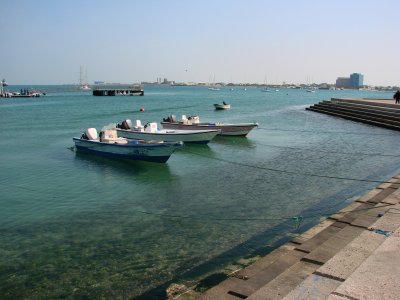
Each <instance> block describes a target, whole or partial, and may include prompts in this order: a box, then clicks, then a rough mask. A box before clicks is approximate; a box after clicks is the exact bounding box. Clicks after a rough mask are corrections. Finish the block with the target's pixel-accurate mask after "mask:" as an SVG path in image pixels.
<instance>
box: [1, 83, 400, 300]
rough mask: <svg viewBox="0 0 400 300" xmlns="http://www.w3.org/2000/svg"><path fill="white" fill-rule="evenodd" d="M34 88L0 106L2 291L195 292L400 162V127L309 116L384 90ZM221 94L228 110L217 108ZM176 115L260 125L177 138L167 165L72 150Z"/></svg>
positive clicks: (47, 294) (39, 294)
mask: <svg viewBox="0 0 400 300" xmlns="http://www.w3.org/2000/svg"><path fill="white" fill-rule="evenodd" d="M42 89H47V90H48V91H49V93H48V94H47V95H46V96H45V97H41V98H35V99H1V100H0V116H1V118H0V126H1V131H0V132H1V134H0V160H1V173H0V188H1V191H2V193H1V199H0V205H1V210H0V254H1V255H0V295H1V298H2V299H22V298H35V299H46V298H47V299H55V298H82V299H87V298H91V299H97V298H102V297H104V298H108V299H110V298H112V299H129V298H135V297H138V298H146V299H152V298H155V299H157V298H162V297H163V291H164V290H165V288H166V287H168V285H169V284H171V283H174V282H175V283H184V284H186V285H188V286H192V285H194V284H195V283H196V282H198V281H199V280H201V279H203V278H205V277H207V276H209V275H211V274H216V273H217V274H219V273H222V272H225V273H227V272H229V271H230V270H234V269H236V268H238V267H240V266H242V265H243V264H245V263H246V262H248V261H249V260H252V259H253V258H254V257H256V256H257V255H261V254H265V253H267V252H268V251H270V250H271V249H273V248H275V247H277V246H278V245H279V244H281V243H283V242H284V241H286V240H287V239H289V238H290V237H291V236H293V235H294V234H297V233H300V232H301V231H304V230H305V229H307V228H309V227H310V226H312V225H313V224H315V223H316V222H318V221H319V220H320V219H321V218H323V217H324V216H326V215H328V214H330V213H332V212H334V211H336V210H338V209H340V208H342V207H343V206H345V205H346V204H347V203H349V202H350V201H352V199H354V197H356V196H358V195H361V194H363V193H365V192H367V191H368V189H371V188H372V187H374V186H376V185H378V184H379V183H377V182H374V181H384V180H386V179H388V178H389V177H390V176H392V175H394V174H396V173H398V172H399V168H400V155H399V147H400V140H399V133H398V132H395V131H391V130H386V129H382V128H375V127H372V126H368V125H365V124H358V123H354V122H351V121H347V120H343V119H339V118H334V117H331V116H327V115H321V114H318V113H315V112H309V111H306V110H305V108H306V107H307V106H310V105H311V104H313V103H316V102H319V101H321V100H323V99H329V98H331V97H334V96H337V97H379V98H391V96H392V94H391V93H376V92H375V93H373V92H361V91H317V92H316V93H306V91H304V90H289V89H288V90H285V89H282V90H280V91H279V92H271V93H263V92H261V91H260V90H259V89H256V88H247V91H245V90H243V89H240V88H235V89H234V90H233V91H231V90H229V89H223V90H221V91H218V92H213V91H209V90H207V89H206V88H201V87H146V88H145V96H144V97H93V96H91V94H90V93H88V92H78V91H73V90H71V89H68V88H66V87H62V86H60V87H42ZM223 100H225V101H227V102H229V103H231V105H232V108H231V109H230V110H227V111H214V110H213V103H218V102H222V101H223ZM141 107H144V108H145V112H142V113H141V112H139V108H141ZM170 114H175V115H177V116H180V115H181V114H186V115H199V116H200V118H201V120H204V121H225V122H258V123H259V124H260V126H259V129H255V130H253V131H252V132H251V133H250V134H249V135H248V137H247V138H235V137H219V138H217V139H215V140H213V141H212V142H211V143H210V144H209V145H208V146H204V145H195V146H185V147H183V148H182V149H181V150H179V151H177V152H175V153H174V154H173V155H172V156H171V158H170V160H169V161H168V162H167V163H166V164H156V163H147V162H130V163H127V162H125V161H119V160H112V159H106V158H99V157H92V156H90V155H85V154H80V153H76V152H75V151H74V149H73V142H72V137H73V136H80V134H81V133H82V132H83V131H84V130H85V129H86V128H88V127H97V129H100V128H101V127H102V126H103V125H106V124H109V123H117V122H120V121H122V120H123V119H125V118H130V119H132V120H135V119H141V120H142V123H145V122H148V121H158V122H159V121H161V119H162V118H163V117H166V116H168V115H170ZM334 177H335V178H334ZM337 177H340V178H341V179H339V178H337ZM344 178H347V179H344ZM352 179H355V180H352ZM246 259H247V260H246ZM211 277H212V276H211ZM211 277H210V278H211Z"/></svg>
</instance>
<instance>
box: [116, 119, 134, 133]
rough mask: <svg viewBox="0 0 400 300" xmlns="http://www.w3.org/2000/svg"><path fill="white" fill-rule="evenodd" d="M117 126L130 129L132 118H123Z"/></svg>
mask: <svg viewBox="0 0 400 300" xmlns="http://www.w3.org/2000/svg"><path fill="white" fill-rule="evenodd" d="M117 128H121V129H125V130H129V129H131V128H132V121H131V120H130V119H126V120H123V121H122V123H121V124H118V125H117Z"/></svg>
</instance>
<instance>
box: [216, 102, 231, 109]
mask: <svg viewBox="0 0 400 300" xmlns="http://www.w3.org/2000/svg"><path fill="white" fill-rule="evenodd" d="M214 107H215V109H216V110H224V109H230V108H231V105H230V104H228V103H226V102H225V101H224V102H222V104H219V103H216V104H214Z"/></svg>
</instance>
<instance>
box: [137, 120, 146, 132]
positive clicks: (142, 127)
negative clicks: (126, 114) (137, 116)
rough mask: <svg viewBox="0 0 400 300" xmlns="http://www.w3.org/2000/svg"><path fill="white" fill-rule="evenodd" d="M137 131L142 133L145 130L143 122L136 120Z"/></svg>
mask: <svg viewBox="0 0 400 300" xmlns="http://www.w3.org/2000/svg"><path fill="white" fill-rule="evenodd" d="M135 129H137V130H140V131H143V130H144V126H143V125H142V122H141V121H140V120H136V125H135Z"/></svg>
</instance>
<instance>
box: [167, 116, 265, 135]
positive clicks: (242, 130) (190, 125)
mask: <svg viewBox="0 0 400 300" xmlns="http://www.w3.org/2000/svg"><path fill="white" fill-rule="evenodd" d="M161 125H162V126H163V128H165V129H181V130H202V129H216V130H220V132H219V133H218V135H230V136H246V135H247V134H248V133H249V132H250V131H251V130H252V129H253V128H255V127H257V126H258V123H238V124H229V123H213V122H200V118H199V116H191V117H186V115H182V119H181V120H180V121H178V120H176V117H175V116H174V115H171V116H169V117H167V118H165V119H163V121H162V122H161Z"/></svg>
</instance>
